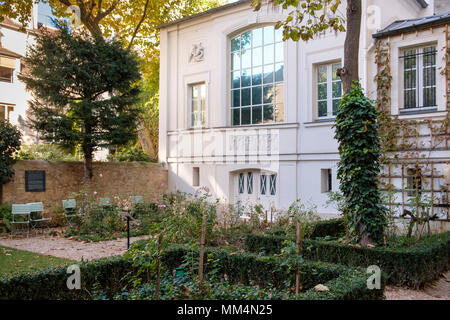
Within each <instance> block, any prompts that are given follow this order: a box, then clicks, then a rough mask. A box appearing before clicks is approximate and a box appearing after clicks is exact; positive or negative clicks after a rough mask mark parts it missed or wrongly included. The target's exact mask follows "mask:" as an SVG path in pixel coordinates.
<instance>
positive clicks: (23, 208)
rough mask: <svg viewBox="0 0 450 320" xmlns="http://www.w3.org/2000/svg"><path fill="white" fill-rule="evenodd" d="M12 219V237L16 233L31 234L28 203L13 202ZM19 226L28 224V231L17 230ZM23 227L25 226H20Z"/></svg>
mask: <svg viewBox="0 0 450 320" xmlns="http://www.w3.org/2000/svg"><path fill="white" fill-rule="evenodd" d="M11 214H12V221H11V237H12V236H13V235H14V234H25V233H26V234H27V238H28V236H29V235H30V214H31V211H30V207H29V206H28V205H27V204H13V205H12V210H11ZM18 226H26V231H25V232H24V231H23V230H22V231H15V229H17V227H18ZM20 229H23V228H20Z"/></svg>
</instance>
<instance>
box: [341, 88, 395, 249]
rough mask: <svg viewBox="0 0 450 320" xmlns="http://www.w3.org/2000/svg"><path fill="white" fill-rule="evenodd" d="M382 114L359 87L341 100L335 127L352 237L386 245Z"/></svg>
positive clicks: (344, 211) (343, 190) (345, 208)
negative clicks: (379, 119) (380, 184)
mask: <svg viewBox="0 0 450 320" xmlns="http://www.w3.org/2000/svg"><path fill="white" fill-rule="evenodd" d="M377 116H378V113H377V111H376V109H375V107H374V104H373V102H372V101H371V100H369V99H368V98H367V97H366V96H365V95H364V92H363V90H362V88H361V86H360V85H359V84H354V85H353V86H352V89H351V90H350V91H349V92H348V93H346V94H345V95H344V96H343V98H342V101H341V104H340V106H339V109H338V112H337V115H336V123H335V125H334V128H335V129H336V135H335V138H336V140H338V141H339V156H340V159H341V160H340V161H339V164H338V178H339V180H340V189H341V192H342V194H343V196H344V199H345V206H344V208H343V212H342V213H343V214H344V216H345V217H346V220H347V221H348V224H349V225H348V227H349V229H348V235H350V236H351V237H352V240H354V241H356V242H360V243H361V244H363V245H367V244H368V243H370V242H372V241H374V242H376V243H382V241H383V235H384V229H385V228H386V226H387V220H386V214H387V210H386V208H385V207H384V206H383V205H382V201H381V193H380V191H379V189H378V174H379V172H380V161H379V159H380V156H381V153H380V143H379V135H378V132H379V128H378V123H377Z"/></svg>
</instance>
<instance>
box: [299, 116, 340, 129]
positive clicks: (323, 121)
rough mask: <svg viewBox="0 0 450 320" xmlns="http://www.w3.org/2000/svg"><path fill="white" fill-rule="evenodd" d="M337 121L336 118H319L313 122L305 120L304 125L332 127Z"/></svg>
mask: <svg viewBox="0 0 450 320" xmlns="http://www.w3.org/2000/svg"><path fill="white" fill-rule="evenodd" d="M335 121H336V118H327V119H317V120H315V121H313V122H305V123H304V125H305V127H306V128H311V127H330V126H333V125H334V123H335Z"/></svg>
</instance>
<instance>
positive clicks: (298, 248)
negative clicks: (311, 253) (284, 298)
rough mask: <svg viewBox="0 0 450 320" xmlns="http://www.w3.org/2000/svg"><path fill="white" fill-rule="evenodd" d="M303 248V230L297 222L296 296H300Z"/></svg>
mask: <svg viewBox="0 0 450 320" xmlns="http://www.w3.org/2000/svg"><path fill="white" fill-rule="evenodd" d="M301 246H302V240H301V229H300V223H299V222H297V256H298V257H297V274H296V276H295V294H296V295H298V294H299V292H300V289H301V286H302V284H301V282H300V261H299V260H298V259H299V258H300V253H301Z"/></svg>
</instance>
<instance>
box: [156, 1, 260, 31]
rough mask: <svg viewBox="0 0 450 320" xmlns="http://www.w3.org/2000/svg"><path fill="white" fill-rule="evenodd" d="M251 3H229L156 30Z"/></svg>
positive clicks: (169, 23)
mask: <svg viewBox="0 0 450 320" xmlns="http://www.w3.org/2000/svg"><path fill="white" fill-rule="evenodd" d="M250 2H252V0H239V1H236V2H232V3H227V4H225V5H223V6H220V7H216V8H212V9H209V10H206V11H203V12H199V13H196V14H193V15H191V16H187V17H184V18H181V19H177V20H174V21H170V22H166V23H163V24H160V25H159V26H157V27H156V28H157V29H164V28H167V27H170V26H174V25H178V24H180V23H184V22H187V21H190V20H194V19H197V18H200V17H204V16H209V15H212V14H214V13H217V12H221V11H224V10H227V9H230V8H234V7H238V6H240V5H243V4H246V3H250Z"/></svg>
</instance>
